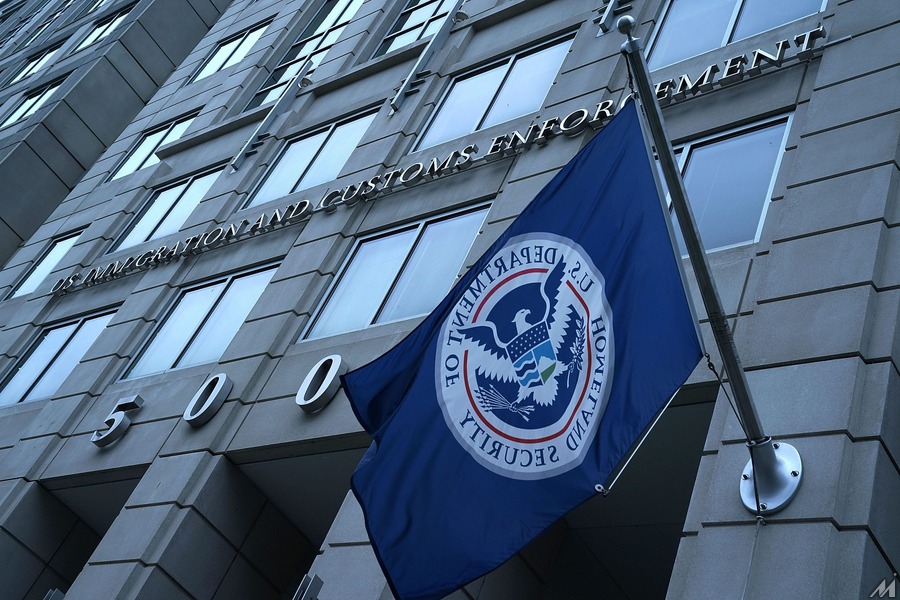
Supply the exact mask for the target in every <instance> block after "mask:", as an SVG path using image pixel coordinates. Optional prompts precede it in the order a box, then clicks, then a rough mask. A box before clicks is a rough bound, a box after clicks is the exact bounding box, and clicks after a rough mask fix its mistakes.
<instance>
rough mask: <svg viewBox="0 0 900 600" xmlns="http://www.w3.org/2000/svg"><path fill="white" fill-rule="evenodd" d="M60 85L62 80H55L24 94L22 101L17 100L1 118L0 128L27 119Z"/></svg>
mask: <svg viewBox="0 0 900 600" xmlns="http://www.w3.org/2000/svg"><path fill="white" fill-rule="evenodd" d="M60 85H62V81H57V82H56V83H51V84H50V85H48V86H45V87H43V88H41V89H39V90H37V91H34V92H31V93H30V94H28V95H27V96H25V97H24V98H23V99H22V101H21V102H19V105H18V106H16V108H15V109H13V111H12V112H11V113H9V115H7V117H6V118H5V119H3V122H2V123H0V128H2V127H6V126H8V125H12V124H13V123H16V122H18V121H21V120H22V119H27V118H28V117H30V116H31V115H33V114H34V113H35V112H37V110H38V109H39V108H40V107H42V106H43V105H44V104H46V103H47V101H48V100H49V99H50V97H51V96H53V93H54V92H55V91H56V90H57V89H59V86H60Z"/></svg>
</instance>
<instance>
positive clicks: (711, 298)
mask: <svg viewBox="0 0 900 600" xmlns="http://www.w3.org/2000/svg"><path fill="white" fill-rule="evenodd" d="M634 25H635V23H634V19H633V18H632V17H630V16H628V15H626V16H623V17H620V18H619V20H618V21H617V22H616V29H618V30H619V33H622V34H624V35H625V36H626V37H627V38H628V40H627V41H626V42H625V43H624V44H622V53H623V54H624V55H625V58H626V59H627V60H628V64H629V66H630V67H631V74H632V77H633V79H634V84H635V87H636V88H637V95H638V97H639V98H640V100H641V106H642V107H643V109H644V115H645V117H646V120H647V128H648V130H649V133H650V135H651V136H652V138H653V144H654V145H655V146H656V152H657V155H658V159H659V167H660V171H661V172H662V175H663V177H664V178H665V181H666V186H667V187H668V191H669V198H670V199H671V201H672V210H673V211H674V213H675V216H676V217H678V224H679V225H680V227H681V233H682V238H683V239H684V245H685V248H686V249H687V251H688V256H689V257H690V260H691V266H692V267H693V269H694V275H695V277H696V279H697V287H698V289H699V290H700V296H701V297H702V298H703V304H704V306H705V307H706V314H707V316H708V317H709V324H710V328H711V329H712V333H713V336H714V337H715V340H716V346H717V347H718V349H719V355H720V356H721V357H722V363H723V366H724V367H725V372H726V373H727V374H728V383H729V385H730V386H731V390H732V392H733V393H734V404H735V411H736V412H737V413H738V419H739V421H740V423H741V427H742V428H743V430H744V434H745V435H746V437H747V440H748V444H747V445H748V447H749V448H750V462H749V463H748V464H747V467H745V468H744V472H743V474H742V476H741V489H740V492H741V500H742V501H743V503H744V506H746V507H747V509H748V510H751V511H753V512H754V513H758V514H772V513H773V512H776V511H778V510H780V509H782V508H784V507H785V506H787V505H788V503H790V501H791V500H792V499H793V498H794V495H795V494H796V493H797V489H798V488H799V486H800V481H801V480H802V475H803V471H802V468H801V461H800V454H799V453H798V452H797V450H796V449H795V448H794V447H793V446H790V445H789V444H785V443H783V442H778V443H775V442H772V438H770V437H768V436H767V435H766V434H765V433H764V432H763V429H762V424H761V423H760V420H759V415H758V414H757V412H756V406H755V405H754V404H753V398H752V396H751V394H750V386H749V385H748V383H747V377H746V375H745V374H744V368H743V366H742V365H741V361H740V357H738V354H737V348H736V347H735V344H734V338H733V337H732V335H731V329H730V327H729V326H728V319H727V318H726V315H725V311H724V309H723V308H722V301H721V300H720V297H719V292H718V290H717V289H716V284H715V281H714V280H713V277H712V269H711V268H710V266H709V261H708V260H707V257H706V250H705V249H704V247H703V242H702V240H701V239H700V236H699V234H698V233H697V222H696V220H695V219H694V214H693V212H692V211H691V206H690V203H689V202H688V199H687V192H686V191H685V189H684V182H683V181H682V179H681V171H680V169H679V167H678V164H677V162H676V161H675V153H674V152H673V150H672V144H671V143H670V142H669V136H668V134H667V133H666V126H665V122H664V121H663V117H662V110H661V109H660V108H659V103H657V101H656V93H655V91H654V89H653V85H652V83H651V82H650V72H649V69H648V68H647V61H646V60H644V54H643V52H642V48H641V41H640V40H639V39H637V38H635V37H634V36H632V32H633V31H634Z"/></svg>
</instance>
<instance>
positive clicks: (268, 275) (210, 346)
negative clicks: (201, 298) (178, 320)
mask: <svg viewBox="0 0 900 600" xmlns="http://www.w3.org/2000/svg"><path fill="white" fill-rule="evenodd" d="M274 274H275V269H269V270H268V271H261V272H259V273H254V274H252V275H247V276H245V277H238V278H237V279H235V280H234V281H232V282H231V285H230V286H229V287H228V290H227V291H226V292H225V295H224V296H223V297H222V299H221V300H220V301H219V303H218V304H217V305H216V308H215V309H214V310H213V312H212V314H210V316H209V318H208V319H207V320H206V323H204V324H203V327H202V328H201V329H200V331H199V333H198V334H197V337H195V338H194V340H193V341H192V342H191V345H190V347H189V348H188V349H187V351H186V352H185V353H184V356H182V357H181V360H179V361H178V364H177V366H179V367H186V366H190V365H199V364H203V363H207V362H213V361H215V360H218V359H219V358H220V357H221V356H222V353H223V352H225V348H227V347H228V344H229V343H230V342H231V340H232V339H233V338H234V334H236V333H237V331H238V329H239V328H240V326H241V325H243V323H244V321H245V320H246V319H247V315H248V314H250V311H251V310H252V309H253V306H254V305H255V304H256V301H257V300H259V297H260V295H261V294H262V293H263V290H265V289H266V286H267V285H268V284H269V281H270V280H271V279H272V276H273V275H274Z"/></svg>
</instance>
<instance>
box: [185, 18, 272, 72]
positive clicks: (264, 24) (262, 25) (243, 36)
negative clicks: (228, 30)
mask: <svg viewBox="0 0 900 600" xmlns="http://www.w3.org/2000/svg"><path fill="white" fill-rule="evenodd" d="M271 24H272V19H266V20H263V21H260V22H259V23H256V24H255V25H251V26H250V27H246V28H244V29H242V30H241V31H239V32H237V33H235V34H234V35H230V36H228V37H225V38H222V39H221V40H219V41H218V42H216V45H215V47H214V48H213V49H212V51H210V52H209V54H207V55H206V58H204V59H203V62H201V63H200V66H199V67H198V68H197V70H196V71H194V74H193V75H191V78H190V79H189V80H188V84H191V83H194V82H195V81H201V80H203V79H206V78H208V77H212V76H213V75H215V74H216V73H220V72H221V71H223V70H224V69H227V68H230V67H233V66H235V65H237V64H240V63H241V62H242V61H243V60H244V59H245V58H247V56H249V55H250V51H251V50H253V47H254V46H255V45H256V44H257V43H258V42H259V40H260V39H261V38H262V36H263V35H265V33H266V29H267V28H268V27H269V25H271ZM257 31H259V32H260V33H259V36H257V38H256V40H254V41H253V43H252V44H251V45H250V46H249V47H248V48H247V49H246V50H245V51H244V54H243V55H242V56H241V57H240V58H238V59H237V61H236V62H233V63H231V64H228V63H229V61H231V59H232V57H233V56H234V55H235V53H237V51H238V49H240V48H241V46H243V45H244V42H245V41H247V38H248V37H250V36H251V35H252V34H253V33H255V32H257ZM237 40H240V41H238V43H237V44H235V46H234V48H232V50H231V51H230V52H229V53H228V56H227V57H226V58H225V60H223V61H222V64H221V65H219V67H218V68H217V69H216V70H215V71H212V72H210V73H208V74H206V75H203V76H202V77H201V74H202V73H203V70H204V69H206V67H207V65H209V64H210V63H211V62H212V61H213V58H215V57H216V55H217V54H218V53H219V51H220V50H221V49H222V48H224V47H225V46H227V45H228V44H230V43H232V42H234V41H237Z"/></svg>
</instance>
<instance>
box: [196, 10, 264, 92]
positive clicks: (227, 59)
mask: <svg viewBox="0 0 900 600" xmlns="http://www.w3.org/2000/svg"><path fill="white" fill-rule="evenodd" d="M268 26H269V24H268V23H263V24H262V25H257V26H256V27H254V28H252V29H247V30H245V31H243V32H241V33H239V34H238V35H237V36H235V37H233V38H230V39H228V40H226V41H224V42H220V43H219V45H218V46H216V49H215V50H214V51H213V53H212V54H210V55H209V58H207V59H206V62H205V63H204V64H203V67H201V68H200V71H198V72H197V74H196V75H195V76H194V79H193V80H194V81H197V80H198V79H203V78H204V77H209V76H210V75H212V74H213V73H217V72H219V71H221V70H222V69H227V68H228V67H230V66H232V65H236V64H238V63H239V62H241V61H242V60H244V57H245V56H247V54H249V52H250V49H251V48H253V45H254V44H256V42H257V41H259V38H261V37H262V34H263V33H264V32H265V31H266V27H268Z"/></svg>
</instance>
